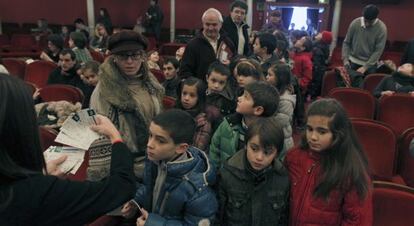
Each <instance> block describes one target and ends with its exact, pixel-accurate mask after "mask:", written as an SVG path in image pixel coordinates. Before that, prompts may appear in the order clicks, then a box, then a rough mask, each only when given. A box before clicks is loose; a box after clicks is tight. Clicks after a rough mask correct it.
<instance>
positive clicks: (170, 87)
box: [162, 57, 180, 99]
mask: <svg viewBox="0 0 414 226" xmlns="http://www.w3.org/2000/svg"><path fill="white" fill-rule="evenodd" d="M179 66H180V64H179V63H178V60H177V59H175V58H173V57H167V58H165V60H164V64H163V65H162V70H163V72H164V76H165V81H164V82H163V83H162V86H164V89H165V95H166V96H170V97H174V98H176V99H177V88H178V85H179V84H180V79H179V78H178V76H177V72H178V67H179Z"/></svg>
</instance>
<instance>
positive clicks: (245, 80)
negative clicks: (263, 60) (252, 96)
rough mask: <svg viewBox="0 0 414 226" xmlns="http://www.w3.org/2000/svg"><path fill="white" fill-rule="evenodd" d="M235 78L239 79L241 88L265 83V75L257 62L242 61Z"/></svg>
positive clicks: (236, 68) (236, 69)
mask: <svg viewBox="0 0 414 226" xmlns="http://www.w3.org/2000/svg"><path fill="white" fill-rule="evenodd" d="M234 70H235V75H234V77H235V78H236V79H237V84H238V85H239V88H244V86H246V85H247V84H249V83H252V82H255V81H263V80H264V77H263V73H262V69H261V68H260V65H259V63H258V62H257V61H256V60H253V59H248V60H241V61H240V62H239V63H238V64H237V65H236V67H235V69H234Z"/></svg>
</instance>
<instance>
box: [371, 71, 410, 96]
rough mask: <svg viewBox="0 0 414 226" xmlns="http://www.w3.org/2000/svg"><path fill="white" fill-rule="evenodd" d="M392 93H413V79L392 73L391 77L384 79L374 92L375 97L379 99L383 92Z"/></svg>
mask: <svg viewBox="0 0 414 226" xmlns="http://www.w3.org/2000/svg"><path fill="white" fill-rule="evenodd" d="M388 90H389V91H394V92H396V93H409V92H412V91H414V77H409V76H408V75H403V74H401V73H400V72H397V71H396V72H394V73H393V74H392V76H390V77H388V76H387V77H385V78H383V79H382V80H381V82H380V83H379V84H378V85H377V87H376V88H375V90H374V96H375V97H381V92H383V91H388Z"/></svg>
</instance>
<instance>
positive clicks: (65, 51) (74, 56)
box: [59, 49, 76, 60]
mask: <svg viewBox="0 0 414 226" xmlns="http://www.w3.org/2000/svg"><path fill="white" fill-rule="evenodd" d="M66 54H69V55H70V59H72V60H76V54H75V52H73V50H71V49H62V51H60V53H59V55H62V56H64V55H66Z"/></svg>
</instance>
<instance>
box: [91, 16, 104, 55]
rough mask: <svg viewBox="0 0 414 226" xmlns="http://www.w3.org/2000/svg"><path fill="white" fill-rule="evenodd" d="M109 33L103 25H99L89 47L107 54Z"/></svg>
mask: <svg viewBox="0 0 414 226" xmlns="http://www.w3.org/2000/svg"><path fill="white" fill-rule="evenodd" d="M108 39H109V33H108V31H107V30H106V27H105V25H104V24H102V23H97V24H96V26H95V34H94V36H93V37H92V39H91V41H90V43H89V46H90V47H91V48H92V49H94V50H95V51H98V52H102V53H105V52H106V49H107V48H108Z"/></svg>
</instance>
